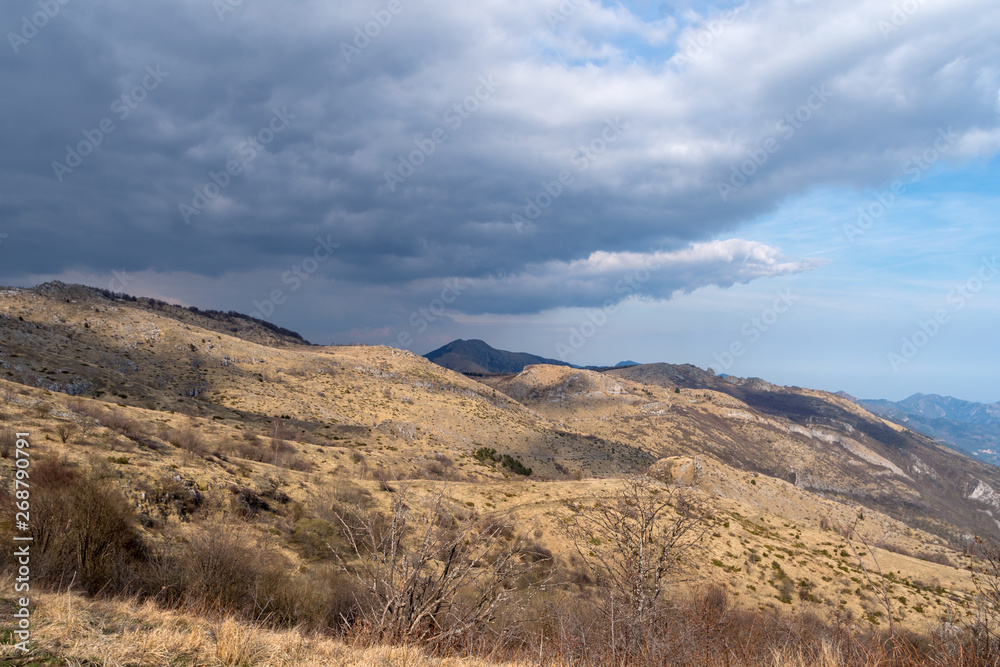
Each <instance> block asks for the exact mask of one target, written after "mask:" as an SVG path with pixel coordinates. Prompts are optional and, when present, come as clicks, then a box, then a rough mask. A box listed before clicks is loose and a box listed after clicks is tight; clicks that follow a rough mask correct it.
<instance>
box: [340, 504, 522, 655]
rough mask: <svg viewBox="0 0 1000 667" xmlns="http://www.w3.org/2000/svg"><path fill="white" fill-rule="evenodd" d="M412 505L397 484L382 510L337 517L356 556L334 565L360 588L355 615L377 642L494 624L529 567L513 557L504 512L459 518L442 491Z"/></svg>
mask: <svg viewBox="0 0 1000 667" xmlns="http://www.w3.org/2000/svg"><path fill="white" fill-rule="evenodd" d="M411 502H415V500H414V498H413V497H412V494H411V493H410V490H409V487H408V486H403V487H401V488H400V489H399V490H397V491H396V492H395V494H394V498H393V504H392V508H391V510H390V511H389V514H388V515H385V514H383V513H381V512H378V511H377V510H363V511H353V512H351V514H350V515H349V516H341V515H338V517H337V518H338V519H339V522H340V525H341V528H342V532H343V533H344V535H345V537H346V539H347V542H348V544H349V545H350V549H351V551H352V552H353V553H352V555H353V557H354V559H356V562H355V563H348V562H346V561H345V560H344V559H343V558H340V561H341V566H342V567H343V569H344V570H345V571H346V572H348V573H351V574H352V575H353V576H354V577H355V578H356V579H357V581H358V583H359V584H360V586H361V588H362V589H363V590H364V591H365V593H366V595H365V596H364V598H363V599H362V600H360V601H359V602H360V607H361V620H362V622H363V623H364V624H365V625H366V626H367V628H368V630H369V631H371V632H373V633H374V634H375V635H376V636H377V637H378V638H379V639H380V640H400V639H415V640H423V641H429V642H432V643H446V642H450V641H454V640H457V639H458V638H459V637H460V636H462V635H463V634H465V633H467V632H469V631H471V630H473V629H477V628H483V627H485V626H487V625H488V624H489V623H490V622H491V621H493V620H494V619H495V617H496V615H497V613H498V612H499V611H500V609H501V608H502V607H503V606H504V605H506V604H507V603H509V602H510V601H511V599H512V597H513V584H514V580H515V579H516V577H517V576H518V575H520V574H523V573H525V572H526V570H527V569H529V568H530V567H531V565H530V564H527V563H524V562H522V561H521V559H520V558H519V554H520V552H521V546H522V545H521V540H519V539H517V538H515V537H514V535H513V531H511V529H510V517H509V516H506V515H492V516H489V517H485V518H480V519H478V520H477V519H469V518H465V517H462V516H459V515H458V512H457V511H456V510H454V509H452V508H451V507H449V503H448V502H447V501H446V499H445V496H444V492H441V493H439V494H437V495H435V496H433V497H431V498H430V499H428V500H426V501H425V502H424V503H423V505H424V506H423V508H422V511H419V512H418V511H416V510H414V509H413V508H412V507H411V506H410V503H411ZM335 553H336V552H335ZM338 557H339V556H338Z"/></svg>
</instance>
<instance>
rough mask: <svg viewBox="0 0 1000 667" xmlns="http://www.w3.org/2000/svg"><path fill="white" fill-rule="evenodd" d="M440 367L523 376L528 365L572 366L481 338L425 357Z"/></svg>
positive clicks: (465, 371)
mask: <svg viewBox="0 0 1000 667" xmlns="http://www.w3.org/2000/svg"><path fill="white" fill-rule="evenodd" d="M424 358H426V359H427V360H429V361H432V362H434V363H435V364H437V365H438V366H444V367H445V368H449V369H451V370H453V371H457V372H459V373H476V374H484V375H486V374H506V373H520V372H521V371H523V370H524V367H525V366H533V365H536V364H549V365H552V366H570V365H571V364H568V363H566V362H565V361H558V360H556V359H546V358H545V357H540V356H538V355H537V354H530V353H528V352H508V351H507V350H498V349H496V348H494V347H492V346H490V345H489V344H488V343H487V342H486V341H482V340H479V339H472V340H462V339H461V338H459V339H457V340H453V341H451V342H450V343H448V344H447V345H442V346H441V347H439V348H438V349H436V350H432V351H430V352H428V353H427V354H425V355H424Z"/></svg>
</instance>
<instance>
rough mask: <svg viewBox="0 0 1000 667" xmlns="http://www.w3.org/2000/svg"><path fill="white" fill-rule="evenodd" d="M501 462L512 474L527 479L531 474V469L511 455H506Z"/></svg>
mask: <svg viewBox="0 0 1000 667" xmlns="http://www.w3.org/2000/svg"><path fill="white" fill-rule="evenodd" d="M500 462H501V463H502V464H503V467H504V468H507V469H509V470H510V471H511V472H514V473H516V474H518V475H524V476H525V477H527V476H528V475H530V474H531V468H528V467H527V466H525V465H524V464H523V463H521V460H520V459H518V458H514V457H513V456H511V455H510V454H504V455H503V457H502V458H501V460H500Z"/></svg>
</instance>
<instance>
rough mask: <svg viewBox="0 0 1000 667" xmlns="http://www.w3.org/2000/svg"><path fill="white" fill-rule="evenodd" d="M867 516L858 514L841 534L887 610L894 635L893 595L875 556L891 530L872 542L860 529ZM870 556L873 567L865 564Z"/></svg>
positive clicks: (890, 627) (880, 603)
mask: <svg viewBox="0 0 1000 667" xmlns="http://www.w3.org/2000/svg"><path fill="white" fill-rule="evenodd" d="M864 520H865V515H864V512H858V517H857V518H856V519H855V520H854V521H853V522H852V523H850V524H848V525H846V526H842V527H841V531H840V532H841V534H842V535H843V536H844V540H845V541H846V542H847V546H848V548H849V549H850V550H851V553H852V554H853V555H854V560H856V561H857V562H858V567H860V568H861V571H862V572H863V573H864V575H865V580H867V581H868V585H869V586H871V589H872V591H874V593H875V595H876V597H877V599H878V602H879V605H881V607H882V608H883V609H885V616H886V618H887V619H888V621H889V633H890V634H892V631H893V622H892V595H891V591H890V590H889V587H888V586H887V585H886V582H885V575H884V574H883V573H882V566H881V565H880V564H879V562H878V556H877V555H876V554H875V546H874V545H875V544H883V543H885V541H886V539H887V538H888V537H889V532H890V530H889V529H886V531H885V533H883V535H882V537H881V538H879V539H878V540H874V541H872V540H870V539H868V538H866V537H865V536H864V535H863V534H862V533H861V532H860V531H859V530H858V527H859V526H860V525H861V524H862V523H863V522H864ZM865 556H868V557H869V558H871V561H872V566H871V567H869V566H868V565H866V564H865V561H864V557H865ZM872 570H874V572H875V574H876V575H877V576H878V581H877V583H876V580H875V578H874V577H873V576H872Z"/></svg>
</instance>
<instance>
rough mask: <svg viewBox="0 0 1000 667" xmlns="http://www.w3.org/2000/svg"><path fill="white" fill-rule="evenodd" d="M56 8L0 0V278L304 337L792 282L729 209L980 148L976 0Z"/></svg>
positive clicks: (793, 264)
mask: <svg viewBox="0 0 1000 667" xmlns="http://www.w3.org/2000/svg"><path fill="white" fill-rule="evenodd" d="M61 2H62V3H64V4H61V3H60V0H46V1H43V2H37V1H35V2H27V1H22V0H10V1H8V2H5V3H4V4H3V6H2V8H0V29H2V30H3V32H4V33H5V34H6V39H5V43H4V44H3V45H0V47H2V48H0V54H2V55H0V85H2V89H3V90H4V91H5V95H4V101H3V104H2V105H0V137H2V142H3V148H4V150H3V151H2V152H0V178H2V185H0V231H2V232H3V233H4V234H7V236H6V237H5V238H2V239H0V260H2V262H0V280H3V281H5V282H8V283H10V282H21V283H28V282H33V281H34V280H35V279H37V278H40V277H53V276H62V277H66V278H71V277H73V276H76V277H78V278H79V277H81V276H83V277H85V278H86V279H87V280H89V281H91V282H94V283H95V284H101V286H108V284H111V283H114V284H113V285H112V286H115V285H118V286H121V287H123V288H128V287H129V285H128V284H127V283H129V282H130V281H129V280H121V279H120V278H121V277H123V276H124V277H126V278H127V277H129V276H141V277H142V279H141V280H137V281H136V282H134V283H132V284H131V289H128V291H139V289H140V288H141V290H142V291H145V292H147V293H157V294H158V295H159V296H168V297H174V298H179V299H182V300H185V299H190V301H189V302H194V303H201V304H203V305H216V306H225V307H233V308H237V309H239V310H247V311H249V310H251V309H252V308H253V305H252V304H254V303H256V304H260V305H262V306H263V307H264V308H263V310H264V311H265V312H263V313H262V314H265V315H267V314H268V312H266V311H267V310H268V308H267V304H266V303H265V302H266V301H267V300H268V297H269V296H270V295H271V294H272V293H273V291H274V290H275V289H278V290H281V291H282V296H283V297H287V298H289V299H293V298H294V299H301V300H303V301H311V302H312V303H314V304H317V305H318V306H320V307H321V308H322V310H321V311H319V312H310V314H309V316H308V317H309V318H310V319H308V321H307V320H306V319H302V320H300V321H288V319H283V318H282V313H281V312H280V308H276V309H275V312H276V313H277V314H276V315H275V316H274V319H276V320H277V321H279V322H281V323H282V324H285V325H290V326H293V327H299V328H305V329H308V330H311V331H314V332H315V331H321V332H338V331H345V330H347V329H350V328H354V329H355V330H363V331H380V332H381V331H382V330H383V328H384V327H389V328H390V329H392V328H393V327H395V328H396V329H398V327H400V326H401V325H402V326H406V321H407V316H408V315H409V314H410V313H411V312H413V311H414V310H415V309H418V308H420V307H421V306H425V305H427V304H428V303H429V300H432V299H434V298H436V296H437V295H438V294H439V293H440V292H441V291H442V289H444V288H446V286H447V285H448V284H449V283H447V282H446V281H447V280H449V279H451V280H453V281H454V280H458V281H460V284H461V285H462V286H463V287H462V288H461V290H460V291H461V298H460V299H456V300H455V301H454V302H453V303H451V304H450V305H449V308H450V309H451V310H452V311H454V312H456V313H467V314H480V313H491V312H492V313H507V314H520V313H537V312H541V311H545V310H546V309H552V308H559V307H566V306H586V307H597V306H601V305H602V304H605V303H606V302H608V301H609V300H611V301H612V302H617V301H620V300H622V299H625V298H629V297H638V298H644V297H645V298H655V299H666V298H669V297H670V296H671V294H673V293H674V292H676V291H681V292H689V291H691V290H694V289H696V288H700V287H704V286H707V285H717V286H721V287H727V286H730V285H733V284H736V283H745V282H748V281H751V280H760V279H768V278H772V277H774V276H779V275H788V274H794V273H800V272H805V271H810V270H812V269H815V268H816V267H818V266H822V265H823V262H822V261H819V260H816V259H807V258H804V257H796V256H791V257H786V256H783V254H782V251H781V249H780V248H778V247H774V246H770V245H766V244H764V243H761V242H759V241H758V240H755V239H753V238H745V237H743V236H742V235H741V230H740V226H741V224H743V223H745V222H747V221H748V220H751V219H753V218H755V217H757V216H760V215H762V214H765V213H767V212H770V211H774V210H775V209H776V207H778V206H779V205H780V204H781V203H782V202H783V201H786V200H787V199H788V198H789V197H794V196H798V195H802V194H804V193H807V192H810V191H813V190H815V189H816V188H821V187H829V186H833V187H847V188H855V189H858V190H862V189H865V188H873V187H875V188H877V187H885V186H886V185H887V184H888V183H889V182H890V181H891V180H892V179H894V178H898V177H899V176H900V174H901V172H904V171H905V170H907V169H909V170H910V171H911V172H913V173H919V174H922V173H924V171H926V170H927V169H929V168H931V166H932V164H937V165H938V166H941V165H952V166H954V165H962V164H966V163H968V162H970V161H973V160H976V159H982V158H990V157H992V156H993V155H995V154H996V152H997V149H998V147H1000V117H998V109H1000V98H998V91H1000V41H998V40H997V35H998V34H1000V6H998V5H997V3H996V2H995V1H994V0H950V1H949V2H932V1H931V0H925V1H922V2H921V1H920V0H908V1H907V2H904V3H897V5H893V4H892V3H889V2H876V1H873V0H842V1H839V2H830V1H818V0H814V1H809V0H759V1H758V0H755V1H750V2H744V3H743V4H732V3H730V4H720V5H717V6H713V7H708V6H705V5H703V4H701V3H697V4H695V3H685V2H675V3H665V4H661V5H656V6H655V7H654V6H653V3H649V2H636V3H623V4H613V5H612V4H610V3H606V4H602V3H598V2H588V1H584V0H563V2H561V3H560V2H556V1H555V0H552V1H542V2H539V1H533V0H483V1H481V2H473V3H469V2H458V1H457V0H437V1H434V2H427V1H425V2H416V1H413V0H399V1H398V2H395V1H394V2H390V1H389V0H374V1H371V2H356V1H346V2H336V3H331V2H318V1H313V0H302V1H299V2H294V3H272V2H265V1H264V0H242V2H241V1H240V0H215V2H211V1H209V0H199V1H195V0H171V1H170V2H165V1H159V0H153V1H151V2H147V3H142V5H141V7H140V6H138V5H135V4H134V3H126V2H122V1H118V2H110V1H107V0H93V1H90V2H83V1H82V0H61ZM894 7H895V9H894ZM53 8H55V9H53ZM39 12H43V13H44V12H48V13H49V14H51V16H44V17H43V18H44V20H43V19H42V18H39V16H40V14H39ZM32 22H34V24H36V25H37V24H43V25H42V27H40V28H37V29H34V26H32V25H30V24H31V23H32ZM366 33H367V34H366ZM123 95H125V97H124V98H123V97H122V96H123ZM98 139H99V145H96V146H93V147H92V146H91V144H97V143H98ZM935 144H937V147H936V148H935V149H934V150H935V153H934V155H935V159H934V160H933V161H930V162H926V157H927V155H930V154H929V153H925V151H928V150H930V149H931V148H934V147H935ZM91 148H92V150H90V149H91ZM84 153H89V154H87V155H84ZM921 155H924V156H925V157H924V160H925V161H924V162H922V161H921V159H920V157H919V156H921ZM914 156H917V160H916V161H914V160H913V158H914ZM227 169H228V171H227ZM651 262H652V266H653V267H654V271H653V274H652V276H651V277H649V278H648V279H645V280H638V281H636V280H634V278H635V276H636V275H637V274H636V272H637V271H642V270H645V269H649V268H650V266H651V264H650V263H651ZM123 270H124V272H125V273H124V274H121V273H119V274H115V273H113V272H115V271H119V272H120V271H123ZM116 275H117V276H118V278H116V277H115V276H116ZM630 277H631V278H633V280H632V283H631V286H629V287H628V288H627V289H623V288H622V286H621V281H623V280H625V279H626V278H630ZM234 281H238V284H234ZM300 288H301V289H300ZM293 292H298V294H294V295H293ZM199 294H200V295H202V298H201V299H199V298H197V297H198V295H199ZM206 302H207V303H206ZM223 302H224V303H223ZM289 312H291V311H289ZM301 317H302V318H306V316H305V315H304V314H303V315H301ZM320 321H322V322H323V323H324V324H319V322H320ZM379 336H381V334H379V335H376V336H373V337H372V342H392V341H394V340H395V339H396V337H395V330H392V331H391V332H390V333H389V334H387V335H385V336H384V337H382V338H381V339H379Z"/></svg>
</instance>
